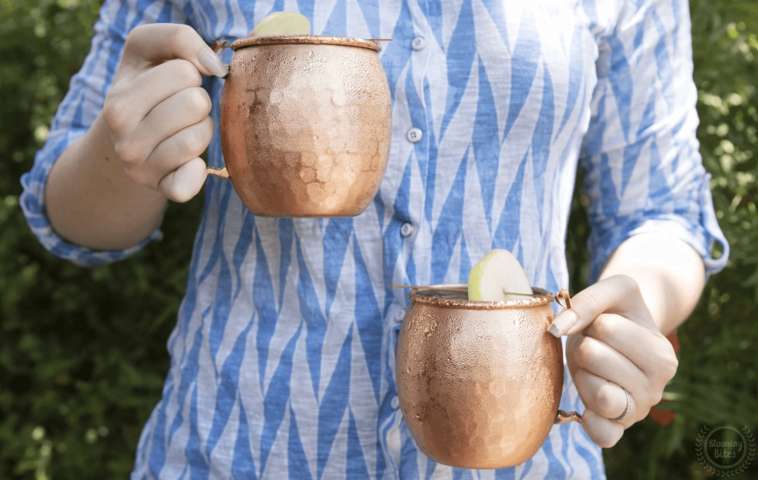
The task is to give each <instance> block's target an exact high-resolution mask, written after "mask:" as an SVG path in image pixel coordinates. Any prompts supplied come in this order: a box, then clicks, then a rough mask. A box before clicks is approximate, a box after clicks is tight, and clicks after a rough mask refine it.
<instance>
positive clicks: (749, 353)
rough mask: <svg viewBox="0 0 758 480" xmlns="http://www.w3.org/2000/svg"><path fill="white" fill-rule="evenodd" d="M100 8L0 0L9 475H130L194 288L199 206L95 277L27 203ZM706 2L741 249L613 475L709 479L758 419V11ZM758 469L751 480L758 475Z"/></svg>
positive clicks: (0, 461)
mask: <svg viewBox="0 0 758 480" xmlns="http://www.w3.org/2000/svg"><path fill="white" fill-rule="evenodd" d="M99 4H100V2H99V1H96V0H33V1H32V0H0V58H2V59H3V61H2V63H0V95H1V96H2V98H3V99H4V101H3V102H0V119H2V125H3V127H2V129H0V151H1V152H4V159H3V162H2V163H1V164H0V172H1V173H2V174H1V175H0V192H2V193H0V229H1V231H2V232H3V234H2V236H0V292H1V293H0V315H1V317H0V379H2V388H0V478H38V479H44V478H63V479H68V478H77V479H86V478H124V477H126V476H127V473H128V471H129V469H130V466H131V463H132V458H133V454H134V448H135V446H136V442H137V437H138V435H139V432H140V429H141V428H142V424H143V423H144V421H145V420H146V418H147V416H148V414H149V412H150V409H151V408H152V406H153V405H154V404H155V402H156V401H157V400H158V398H159V396H160V389H161V385H162V381H163V376H164V374H165V371H166V369H167V367H168V357H167V354H166V350H165V342H166V340H167V338H168V335H169V332H170V330H171V328H172V326H173V324H174V321H175V316H176V312H177V307H178V302H179V300H180V298H181V295H182V293H183V290H184V285H185V281H186V268H187V264H188V261H189V256H190V249H191V243H192V236H193V235H194V230H195V228H196V225H197V220H198V213H199V202H193V203H192V204H190V205H184V206H180V207H172V208H171V209H170V210H169V212H168V214H167V221H166V223H165V224H164V232H165V239H164V240H163V242H162V245H159V246H156V247H154V248H149V249H147V250H146V251H145V252H143V253H141V254H139V255H138V256H137V257H135V258H134V259H132V260H130V261H128V262H122V263H119V264H115V265H110V266H106V267H102V268H98V269H94V270H86V269H80V268H77V267H74V266H71V265H68V264H66V263H64V262H61V261H58V260H55V259H54V258H52V257H51V256H50V255H48V254H47V253H46V252H44V251H43V250H42V249H41V247H39V246H38V244H37V242H36V240H35V239H34V238H33V237H32V235H31V234H30V233H29V231H28V229H27V227H26V224H25V223H24V220H23V217H22V215H21V212H20V209H19V207H18V195H19V193H20V186H19V183H18V179H19V177H20V175H21V174H22V173H23V172H24V171H26V170H27V169H28V168H29V166H30V165H31V162H32V159H33V155H34V151H35V150H36V149H37V148H39V146H40V144H41V142H42V141H43V140H44V137H45V134H46V128H47V125H48V123H49V119H50V117H51V115H52V113H53V112H54V110H55V107H56V106H57V104H58V102H59V101H60V98H61V96H62V95H63V94H64V93H65V91H66V89H67V85H68V80H69V78H70V77H71V75H72V74H73V73H74V72H75V71H76V70H77V68H78V66H79V64H80V62H81V61H82V59H83V57H84V55H85V54H86V52H87V51H88V49H89V41H90V33H91V26H92V23H93V21H94V18H95V15H96V13H97V9H98V7H99ZM692 9H693V23H694V43H695V57H696V58H695V60H696V79H697V83H698V86H699V88H700V103H699V109H700V114H701V118H702V127H701V129H700V138H701V141H702V153H703V156H704V161H705V163H706V166H707V168H708V170H709V171H710V172H711V173H712V174H713V181H712V184H713V187H714V191H713V196H714V200H715V201H716V204H717V207H718V213H719V219H720V221H721V225H722V227H723V228H724V230H725V232H726V234H727V237H728V238H729V239H730V241H731V243H732V249H733V250H732V260H731V262H730V265H729V267H728V268H727V270H725V271H724V272H723V273H721V274H720V275H719V276H717V277H715V278H714V279H713V280H712V281H711V283H710V284H709V287H708V289H707V291H706V293H705V295H704V297H703V301H702V302H701V305H700V307H699V308H698V310H697V312H696V313H695V314H694V315H693V317H692V318H691V319H690V320H689V321H688V322H687V324H685V326H684V327H683V328H681V329H680V332H679V337H680V340H681V345H682V350H681V366H680V372H679V374H678V375H677V377H676V379H675V380H674V382H673V383H672V384H671V386H670V388H669V391H668V392H667V399H668V400H669V401H668V402H667V403H666V404H665V407H666V408H669V409H671V410H673V411H675V412H676V418H675V420H674V422H673V423H672V424H670V425H668V426H666V427H662V426H659V425H657V424H654V423H653V422H651V421H646V422H643V423H642V424H640V425H638V426H635V427H634V428H632V429H631V430H630V431H629V432H627V434H626V436H625V437H624V439H623V440H622V442H621V443H620V445H619V446H617V447H616V448H614V449H612V450H610V451H608V452H607V455H606V461H607V465H608V474H609V477H610V478H654V477H661V478H690V477H691V478H706V477H707V476H708V475H707V473H706V472H705V470H704V469H703V467H702V466H701V465H700V464H699V463H698V461H697V456H696V453H697V452H696V447H695V438H696V436H697V433H698V431H699V430H700V429H701V427H702V426H703V425H708V424H710V425H735V426H738V425H748V426H749V427H750V428H753V429H754V430H755V428H756V426H758V412H756V409H755V408H754V404H755V399H756V398H758V391H757V390H758V379H757V378H756V377H757V376H758V356H757V355H755V351H756V348H757V347H758V326H757V325H756V324H755V323H754V318H753V315H755V313H756V310H755V308H754V305H755V304H756V302H758V268H756V267H758V215H756V208H757V205H756V201H758V200H757V199H758V195H757V193H758V191H756V184H755V178H754V175H755V174H756V171H757V168H756V167H758V165H757V163H758V159H757V158H756V153H755V149H756V146H758V131H757V130H756V129H757V128H758V111H756V105H758V92H756V78H758V69H757V68H756V66H757V65H758V61H757V60H756V56H757V55H758V36H757V35H758V5H755V4H754V2H753V1H751V0H731V1H730V0H710V1H709V0H697V1H693V2H692ZM582 202H583V199H582V198H580V197H578V198H577V201H576V202H575V208H574V214H573V215H572V228H571V232H572V236H571V238H570V239H569V240H570V245H569V258H572V259H573V262H572V263H573V265H574V267H575V268H573V281H574V286H575V287H574V288H575V289H576V288H579V287H580V286H581V285H583V284H584V283H585V279H586V264H587V252H586V251H585V250H584V244H585V241H586V234H587V227H586V222H585V219H584V213H583V206H582ZM755 433H756V434H758V431H756V432H755ZM755 464H758V460H756V461H754V465H753V467H752V470H751V471H750V472H746V473H745V474H744V475H745V476H746V477H745V478H750V477H753V478H756V476H758V468H756V466H755Z"/></svg>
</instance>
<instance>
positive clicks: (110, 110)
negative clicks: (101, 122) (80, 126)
mask: <svg viewBox="0 0 758 480" xmlns="http://www.w3.org/2000/svg"><path fill="white" fill-rule="evenodd" d="M201 84H202V78H201V77H200V72H198V71H197V68H195V66H194V65H193V64H192V63H190V62H188V61H187V60H170V61H168V62H164V63H161V64H160V65H158V66H156V67H153V68H150V69H148V70H145V71H144V72H142V73H140V74H139V75H137V77H135V78H134V79H133V80H131V81H129V82H127V83H126V84H125V85H124V86H121V85H119V86H116V87H115V88H114V89H113V90H112V91H111V93H110V94H109V99H108V102H107V104H106V105H105V108H104V109H103V118H104V119H105V121H106V122H107V124H108V127H109V128H110V129H111V131H112V132H113V133H114V134H116V136H119V135H126V134H128V133H131V132H132V130H134V128H135V127H136V126H137V125H138V124H139V123H140V122H141V121H142V120H143V119H144V118H145V116H146V115H147V114H148V112H150V110H152V109H153V108H155V106H156V105H158V104H159V103H161V102H162V101H164V100H166V99H167V98H169V97H171V96H172V95H174V94H176V93H178V92H180V91H182V90H184V89H187V88H191V87H199V86H200V85H201Z"/></svg>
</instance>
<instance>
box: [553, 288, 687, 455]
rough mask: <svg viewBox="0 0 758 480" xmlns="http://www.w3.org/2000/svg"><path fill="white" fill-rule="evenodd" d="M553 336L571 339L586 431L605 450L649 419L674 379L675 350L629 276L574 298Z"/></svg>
mask: <svg viewBox="0 0 758 480" xmlns="http://www.w3.org/2000/svg"><path fill="white" fill-rule="evenodd" d="M550 333H552V334H553V335H555V336H557V337H560V336H562V335H568V336H569V337H568V340H567V343H566V357H567V359H568V365H569V370H570V371H571V376H572V378H573V379H574V383H575V384H576V388H577V390H578V392H579V396H580V397H581V398H582V401H583V402H584V405H585V407H586V409H585V411H584V420H583V425H584V429H585V430H586V431H587V433H588V434H589V436H590V437H591V438H592V439H593V440H594V441H595V443H597V444H598V445H600V446H601V447H603V448H609V447H612V446H614V445H615V444H616V443H617V442H618V441H619V439H621V436H622V435H623V434H624V430H625V429H627V428H629V427H630V426H631V425H632V424H634V423H636V422H639V421H640V420H642V419H643V418H645V417H646V416H647V414H648V412H649V411H650V408H651V407H652V406H654V405H655V404H657V403H658V402H660V401H661V396H662V394H663V389H664V387H665V386H666V384H667V383H668V382H669V380H671V378H673V376H674V374H675V373H676V369H677V366H678V361H677V358H676V354H675V353H674V348H673V346H672V345H671V343H670V342H669V341H668V339H666V337H665V336H664V335H663V334H662V333H661V332H660V330H659V329H658V327H657V326H656V324H655V322H654V321H653V318H652V316H651V315H650V312H649V311H648V308H647V306H646V305H645V302H644V300H643V298H642V294H641V293H640V289H639V286H638V285H637V282H636V281H635V280H634V279H632V278H631V277H628V276H625V275H617V276H613V277H608V278H605V279H603V280H601V281H599V282H598V283H596V284H594V285H592V286H590V287H588V288H586V289H585V290H582V291H581V292H579V293H578V294H576V296H574V297H572V298H571V309H567V310H564V311H563V312H561V313H560V314H559V315H558V316H556V318H555V320H554V321H553V324H552V326H551V327H550ZM627 392H628V394H627Z"/></svg>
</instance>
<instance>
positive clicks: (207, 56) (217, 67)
mask: <svg viewBox="0 0 758 480" xmlns="http://www.w3.org/2000/svg"><path fill="white" fill-rule="evenodd" d="M198 60H199V61H200V65H202V66H203V67H205V69H206V70H208V71H209V72H211V73H212V74H213V75H215V76H217V77H221V78H223V77H225V76H226V73H227V69H226V67H224V64H223V63H222V62H221V59H220V58H218V55H216V54H215V53H213V52H212V51H211V50H203V51H201V52H200V55H199V58H198Z"/></svg>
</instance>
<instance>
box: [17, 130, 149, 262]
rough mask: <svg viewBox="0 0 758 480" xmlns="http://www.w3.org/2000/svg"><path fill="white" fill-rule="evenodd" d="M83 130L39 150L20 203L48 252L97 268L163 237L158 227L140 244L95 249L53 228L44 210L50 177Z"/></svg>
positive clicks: (23, 184)
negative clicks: (66, 238) (62, 235)
mask: <svg viewBox="0 0 758 480" xmlns="http://www.w3.org/2000/svg"><path fill="white" fill-rule="evenodd" d="M83 133H84V132H76V133H73V132H69V133H68V134H66V135H64V136H63V137H62V138H60V139H57V140H53V139H49V141H48V144H47V145H46V146H45V147H44V148H43V149H42V150H40V151H39V152H38V153H37V158H36V159H35V162H34V167H32V169H31V170H30V171H29V172H27V173H25V174H24V175H23V176H22V177H21V186H22V188H23V191H22V193H21V197H20V201H19V203H20V205H21V209H22V211H23V212H24V216H25V217H26V221H27V223H28V224H29V227H30V228H31V230H32V232H33V233H34V235H35V236H36V237H37V239H38V240H39V242H40V243H41V244H42V245H43V246H44V247H45V248H46V249H47V250H48V251H50V252H51V253H52V254H53V255H55V256H57V257H59V258H62V259H64V260H69V261H71V262H73V263H75V264H77V265H81V266H87V267H94V266H98V265H103V264H106V263H111V262H116V261H118V260H122V259H124V258H127V257H129V256H130V255H133V254H134V253H136V252H138V251H139V250H141V249H142V248H143V247H144V246H145V245H147V244H148V243H150V242H151V241H153V240H159V239H161V238H162V233H161V231H160V229H159V228H157V229H155V230H154V231H153V232H152V233H151V234H150V235H149V236H148V237H147V238H145V239H144V240H142V241H141V242H139V243H138V244H137V245H134V246H133V247H130V248H126V249H123V250H94V249H91V248H87V247H83V246H81V245H76V244H74V243H71V242H69V241H67V240H65V239H63V238H62V237H61V236H60V235H58V234H57V233H56V232H55V230H53V228H52V225H51V224H50V219H49V218H48V216H47V212H46V209H45V200H44V199H45V187H46V185H47V178H48V175H49V173H50V169H51V168H52V166H53V164H54V163H55V161H56V160H57V158H58V157H59V156H60V155H61V154H62V153H63V151H64V150H65V149H66V148H67V147H68V145H70V144H71V143H72V142H73V141H74V140H76V139H77V138H79V137H80V136H81V135H83Z"/></svg>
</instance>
